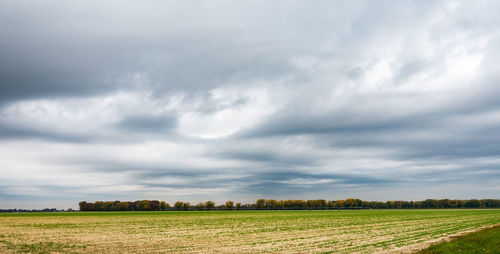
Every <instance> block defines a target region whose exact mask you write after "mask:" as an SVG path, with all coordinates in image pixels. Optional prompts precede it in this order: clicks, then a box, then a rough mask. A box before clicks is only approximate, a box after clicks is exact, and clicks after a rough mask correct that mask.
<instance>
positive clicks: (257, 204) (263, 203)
mask: <svg viewBox="0 0 500 254" xmlns="http://www.w3.org/2000/svg"><path fill="white" fill-rule="evenodd" d="M255 207H256V208H257V209H263V208H264V207H266V200H265V199H258V200H257V201H256V202H255Z"/></svg>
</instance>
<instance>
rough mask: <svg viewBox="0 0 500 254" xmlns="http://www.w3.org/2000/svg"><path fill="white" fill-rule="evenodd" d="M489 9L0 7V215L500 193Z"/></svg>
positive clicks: (20, 3)
mask: <svg viewBox="0 0 500 254" xmlns="http://www.w3.org/2000/svg"><path fill="white" fill-rule="evenodd" d="M499 10H500V2H499V1H421V0H418V1H379V0H376V1H358V0H354V1H353V0H349V1H288V0H287V1H261V0H256V1H253V0H252V1H250V0H249V1H244V0H242V1H219V0H210V1H208V0H207V1H152V0H151V1H113V0H109V1H92V0H91V1H63V0H60V1H52V0H48V1H26V0H0V208H45V207H50V208H52V207H54V208H60V209H61V208H64V209H66V208H70V207H71V208H76V207H77V205H78V202H79V201H82V200H86V201H96V200H122V201H134V200H139V199H157V200H165V201H167V202H170V203H173V202H175V201H178V200H183V201H188V202H191V203H197V202H200V201H206V200H213V201H216V203H219V204H220V203H223V202H225V201H226V200H234V201H235V202H243V203H247V202H248V203H249V202H254V201H255V200H256V199H258V198H266V199H271V198H274V199H320V198H321V199H327V200H338V199H345V198H350V197H352V198H360V199H363V200H381V201H384V200H423V199H427V198H450V199H455V198H457V199H470V198H500V99H499V98H500V96H499V95H500V83H499V82H500V30H499V29H498V27H499V26H500V15H498V12H499Z"/></svg>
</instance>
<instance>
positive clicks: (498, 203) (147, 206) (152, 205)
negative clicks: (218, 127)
mask: <svg viewBox="0 0 500 254" xmlns="http://www.w3.org/2000/svg"><path fill="white" fill-rule="evenodd" d="M79 206H80V211H206V210H321V209H420V208H424V209H426V208H427V209H428V208H500V200H498V199H469V200H458V199H453V200H450V199H426V200H424V201H401V200H391V201H385V202H381V201H363V200H360V199H355V198H348V199H345V200H329V201H327V200H324V199H315V200H274V199H258V200H257V201H256V202H255V203H253V204H241V203H236V204H235V203H234V202H233V201H227V202H226V203H225V204H224V205H216V204H215V202H213V201H206V202H200V203H198V204H196V205H192V204H191V203H189V202H183V201H177V202H175V203H174V204H173V206H170V204H169V203H167V202H165V201H158V200H137V201H135V202H131V201H95V202H93V203H92V202H87V201H82V202H80V203H79Z"/></svg>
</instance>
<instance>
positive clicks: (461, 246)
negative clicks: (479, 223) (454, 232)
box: [419, 226, 500, 254]
mask: <svg viewBox="0 0 500 254" xmlns="http://www.w3.org/2000/svg"><path fill="white" fill-rule="evenodd" d="M439 253H443V254H444V253H470V254H474V253H478V254H479V253H481V254H482V253H500V226H497V227H494V228H488V229H484V230H481V231H477V232H474V233H471V234H468V235H464V236H461V237H458V238H456V239H453V240H452V241H449V242H442V243H439V244H436V245H433V246H431V247H429V248H427V249H425V250H423V251H421V252H419V254H439Z"/></svg>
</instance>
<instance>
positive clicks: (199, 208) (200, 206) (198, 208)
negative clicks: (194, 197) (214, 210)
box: [196, 202, 205, 211]
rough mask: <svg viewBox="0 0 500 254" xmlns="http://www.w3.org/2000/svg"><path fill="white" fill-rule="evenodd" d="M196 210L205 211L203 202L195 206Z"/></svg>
mask: <svg viewBox="0 0 500 254" xmlns="http://www.w3.org/2000/svg"><path fill="white" fill-rule="evenodd" d="M196 210H199V211H201V210H205V205H204V204H203V202H200V203H198V204H196Z"/></svg>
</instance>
